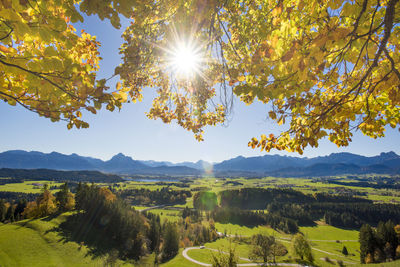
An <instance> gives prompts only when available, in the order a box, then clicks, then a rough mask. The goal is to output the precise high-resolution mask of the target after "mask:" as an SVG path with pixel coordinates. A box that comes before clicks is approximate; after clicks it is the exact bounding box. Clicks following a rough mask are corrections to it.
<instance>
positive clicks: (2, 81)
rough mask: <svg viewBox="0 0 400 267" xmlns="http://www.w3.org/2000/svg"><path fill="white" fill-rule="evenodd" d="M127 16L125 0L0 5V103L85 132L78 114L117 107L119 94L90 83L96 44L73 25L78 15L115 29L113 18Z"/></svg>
mask: <svg viewBox="0 0 400 267" xmlns="http://www.w3.org/2000/svg"><path fill="white" fill-rule="evenodd" d="M77 8H79V10H80V12H79V11H78V9H77ZM132 11H133V1H126V0H106V1H89V0H83V1H82V0H71V1H62V0H46V1H44V0H43V1H31V0H21V1H14V0H4V1H0V17H1V20H0V99H2V100H4V101H5V102H7V103H8V104H10V105H16V104H17V103H18V104H20V105H21V106H23V107H25V108H27V109H29V110H31V111H34V112H37V113H38V114H39V115H40V116H44V117H47V118H50V119H51V120H52V121H59V120H65V121H67V122H68V124H67V126H68V129H70V128H71V127H73V126H76V127H77V128H80V127H83V128H86V127H88V124H87V123H86V122H84V121H83V120H82V119H81V117H82V110H87V111H89V112H91V113H96V112H97V111H96V110H98V109H100V108H101V106H102V104H105V105H106V106H107V109H109V110H113V109H114V108H115V107H118V108H119V107H121V102H122V101H123V100H124V97H125V95H124V93H123V92H122V91H115V92H113V93H111V92H109V91H107V90H108V89H109V88H108V87H107V86H106V80H96V72H97V70H98V68H99V65H98V64H99V60H100V57H99V52H98V47H99V46H100V43H99V42H97V41H96V37H95V36H92V35H90V34H88V33H86V32H84V31H83V30H82V32H81V33H80V34H78V33H77V32H76V29H75V28H74V26H73V23H76V22H78V21H80V22H83V16H82V13H83V14H86V15H91V14H97V15H98V16H99V18H100V19H102V20H103V19H105V18H107V19H109V20H110V21H111V24H112V25H113V26H114V27H116V28H119V27H120V18H119V15H121V14H122V15H123V16H125V17H129V16H130V15H131V14H132ZM125 98H126V97H125Z"/></svg>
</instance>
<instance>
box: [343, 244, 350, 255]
mask: <svg viewBox="0 0 400 267" xmlns="http://www.w3.org/2000/svg"><path fill="white" fill-rule="evenodd" d="M342 254H343V255H345V256H347V255H349V252H348V251H347V248H346V246H343V249H342Z"/></svg>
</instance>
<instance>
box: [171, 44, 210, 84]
mask: <svg viewBox="0 0 400 267" xmlns="http://www.w3.org/2000/svg"><path fill="white" fill-rule="evenodd" d="M167 62H168V65H169V67H170V68H171V71H172V72H173V73H174V74H175V75H176V76H177V77H178V78H193V77H194V76H196V75H199V74H201V72H202V69H203V62H204V59H203V55H202V52H201V49H200V48H199V46H197V45H196V44H195V43H194V42H191V41H182V40H179V41H177V42H176V43H175V44H174V45H173V46H172V47H171V48H170V49H168V58H167Z"/></svg>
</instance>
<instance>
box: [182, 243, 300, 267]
mask: <svg viewBox="0 0 400 267" xmlns="http://www.w3.org/2000/svg"><path fill="white" fill-rule="evenodd" d="M192 249H208V250H212V251H218V250H217V249H213V248H201V247H189V248H185V249H184V250H183V251H182V255H183V257H184V258H185V259H187V260H189V261H191V262H194V263H196V264H198V265H201V266H212V265H211V264H209V263H204V262H201V261H198V260H195V259H193V258H191V257H189V255H188V254H187V252H188V251H189V250H192ZM222 253H226V254H227V252H222ZM239 259H241V260H245V261H251V260H250V259H247V258H241V257H239ZM267 265H275V266H295V267H301V266H303V265H300V264H296V263H275V264H267ZM237 266H266V265H265V264H264V263H239V264H237Z"/></svg>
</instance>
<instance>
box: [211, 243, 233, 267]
mask: <svg viewBox="0 0 400 267" xmlns="http://www.w3.org/2000/svg"><path fill="white" fill-rule="evenodd" d="M228 249H229V250H228V252H224V251H222V250H221V249H218V254H214V253H211V262H212V263H211V264H212V266H213V267H235V266H237V264H238V261H239V258H238V256H237V254H236V247H232V243H231V241H229V248H228Z"/></svg>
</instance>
